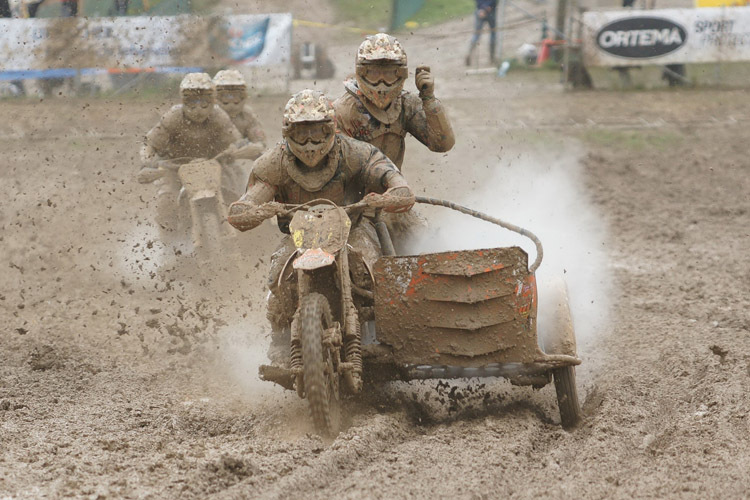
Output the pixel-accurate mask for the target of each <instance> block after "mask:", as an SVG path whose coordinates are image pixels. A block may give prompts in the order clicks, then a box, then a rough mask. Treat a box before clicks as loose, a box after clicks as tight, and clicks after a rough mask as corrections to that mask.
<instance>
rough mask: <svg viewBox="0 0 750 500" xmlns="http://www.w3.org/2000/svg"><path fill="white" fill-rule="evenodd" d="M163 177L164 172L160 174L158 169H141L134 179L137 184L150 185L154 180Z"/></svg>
mask: <svg viewBox="0 0 750 500" xmlns="http://www.w3.org/2000/svg"><path fill="white" fill-rule="evenodd" d="M163 175H164V172H162V171H161V170H159V169H158V168H153V167H143V168H142V169H140V170H139V171H138V175H137V176H136V179H138V182H139V183H140V184H150V183H152V182H154V181H155V180H156V179H159V178H160V177H161V176H163Z"/></svg>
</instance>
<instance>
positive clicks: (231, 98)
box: [217, 90, 245, 104]
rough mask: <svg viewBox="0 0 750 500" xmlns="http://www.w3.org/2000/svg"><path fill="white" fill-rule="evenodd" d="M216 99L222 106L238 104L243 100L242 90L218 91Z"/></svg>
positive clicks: (243, 93)
mask: <svg viewBox="0 0 750 500" xmlns="http://www.w3.org/2000/svg"><path fill="white" fill-rule="evenodd" d="M217 98H218V99H219V102H220V103H222V104H239V103H241V102H242V101H243V100H244V99H245V92H244V91H242V90H220V91H219V92H218V93H217Z"/></svg>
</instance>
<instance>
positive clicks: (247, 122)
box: [213, 69, 266, 200]
mask: <svg viewBox="0 0 750 500" xmlns="http://www.w3.org/2000/svg"><path fill="white" fill-rule="evenodd" d="M213 81H214V85H215V86H216V100H217V102H218V105H219V106H220V107H221V109H223V110H224V111H225V112H226V113H227V114H228V115H229V118H230V119H231V120H232V123H234V125H235V126H236V127H237V130H239V132H240V135H242V137H243V141H242V142H241V143H240V144H239V149H238V150H237V151H236V152H235V153H234V155H233V156H234V158H235V159H236V160H240V161H237V162H233V163H232V164H231V165H228V168H227V169H226V173H227V176H226V183H225V186H227V187H229V188H230V189H231V190H232V191H233V192H236V193H237V194H235V195H234V196H233V198H232V199H233V200H236V199H237V198H238V197H239V195H240V194H241V193H242V192H243V190H244V188H245V185H246V183H247V178H248V175H249V173H250V168H251V165H250V164H249V162H244V161H242V160H255V159H256V158H258V157H259V156H260V155H261V154H263V151H265V150H266V136H265V134H264V133H263V129H262V128H261V126H260V123H259V122H258V119H257V118H256V117H255V115H254V114H253V110H252V109H250V106H249V105H248V104H247V84H246V83H245V78H244V77H243V76H242V73H240V72H239V71H237V70H236V69H225V70H221V71H219V72H218V73H216V75H214V80H213Z"/></svg>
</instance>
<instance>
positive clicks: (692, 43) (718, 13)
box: [583, 7, 750, 66]
mask: <svg viewBox="0 0 750 500" xmlns="http://www.w3.org/2000/svg"><path fill="white" fill-rule="evenodd" d="M583 23H584V29H585V32H584V37H583V54H584V64H586V65H587V66H641V65H644V64H680V63H701V62H708V63H710V62H730V61H750V7H733V8H715V9H663V10H635V11H618V12H586V13H585V14H584V15H583Z"/></svg>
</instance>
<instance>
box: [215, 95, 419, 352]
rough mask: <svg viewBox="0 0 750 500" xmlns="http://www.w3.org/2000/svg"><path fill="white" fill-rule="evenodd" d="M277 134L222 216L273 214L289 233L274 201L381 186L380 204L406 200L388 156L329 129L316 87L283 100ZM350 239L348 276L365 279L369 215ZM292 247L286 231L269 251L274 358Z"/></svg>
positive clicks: (371, 237)
mask: <svg viewBox="0 0 750 500" xmlns="http://www.w3.org/2000/svg"><path fill="white" fill-rule="evenodd" d="M283 137H284V138H283V140H282V141H281V142H279V143H278V144H276V146H274V147H272V148H271V149H270V150H269V151H267V152H266V153H265V154H263V156H261V157H260V158H258V160H257V161H256V162H255V166H254V168H253V172H252V174H251V176H250V181H249V183H248V187H247V192H246V193H245V195H244V196H243V197H242V198H241V199H240V200H239V201H237V202H235V203H233V204H232V206H231V207H230V210H229V223H230V224H232V225H233V226H234V227H236V228H237V229H239V230H240V231H247V230H249V229H253V228H255V227H256V226H258V225H259V224H261V223H262V222H263V221H264V220H265V219H269V218H271V217H274V216H278V222H279V228H280V229H281V230H282V231H283V232H285V233H288V232H289V222H290V219H289V217H288V216H286V215H285V212H286V211H285V209H284V207H283V206H282V205H281V203H295V204H297V203H305V202H308V201H312V200H315V199H319V198H325V199H328V200H331V201H333V202H335V203H337V204H338V205H346V204H351V203H355V202H358V201H360V200H362V199H363V198H364V199H367V196H373V195H372V194H371V193H378V194H382V193H387V194H389V195H391V196H389V199H390V200H391V203H392V206H390V207H389V208H387V209H386V210H403V209H408V208H409V207H411V206H412V205H413V203H414V196H413V193H412V192H411V189H410V188H409V187H408V185H407V183H406V180H405V179H404V177H403V176H402V175H401V173H400V172H399V170H398V168H397V167H396V165H394V164H393V162H391V161H390V160H389V159H388V157H386V156H385V155H384V154H383V153H382V152H381V151H380V150H378V149H377V148H376V147H374V146H372V145H370V144H367V143H365V142H361V141H357V140H355V139H352V138H350V137H347V136H345V135H342V134H338V133H336V115H335V111H334V108H333V106H332V104H331V103H330V101H329V100H328V98H327V97H326V96H325V95H323V94H322V93H321V92H318V91H314V90H303V91H301V92H299V93H297V94H295V95H294V96H293V97H292V98H291V99H290V100H289V102H288V103H287V105H286V107H285V108H284V122H283ZM349 244H350V245H351V246H352V248H353V250H352V253H353V254H355V256H358V257H359V258H360V259H357V258H354V259H352V275H353V279H354V281H355V283H356V284H357V285H358V286H369V285H368V284H367V283H365V282H364V281H365V280H364V278H365V277H366V273H367V271H366V268H365V266H364V265H363V264H362V260H364V261H365V262H367V263H368V264H372V263H374V262H375V260H377V258H378V257H379V256H380V255H381V249H380V242H379V240H378V236H377V232H376V231H375V227H374V226H373V224H372V222H371V221H370V220H369V219H368V218H366V217H360V218H359V220H355V221H354V227H353V228H352V230H351V233H350V237H349ZM295 250H296V249H295V246H294V242H293V241H292V238H291V236H286V237H285V238H284V240H283V242H282V244H281V246H280V247H279V248H278V249H277V250H276V252H275V253H274V254H273V256H272V258H271V270H270V276H269V288H270V291H271V294H270V296H269V301H268V316H269V320H270V321H271V324H272V327H273V330H274V336H273V342H272V350H271V353H269V355H271V357H272V361H274V362H283V361H282V360H283V359H285V358H284V357H283V354H284V351H283V346H284V342H283V340H280V339H281V337H282V335H281V332H282V330H283V329H284V328H285V327H286V326H288V325H289V322H290V321H291V316H292V314H293V313H294V304H293V299H292V296H291V293H290V291H289V289H288V288H289V287H287V286H284V285H283V284H282V285H281V286H279V284H280V282H284V280H283V279H282V280H280V279H279V277H280V275H281V272H282V271H283V268H284V265H285V264H286V262H287V261H288V260H289V258H290V256H291V255H292V254H293V252H294V251H295ZM274 346H276V351H274ZM274 352H275V354H274ZM286 353H288V350H287V351H286Z"/></svg>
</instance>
